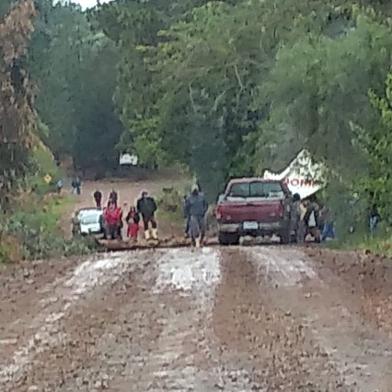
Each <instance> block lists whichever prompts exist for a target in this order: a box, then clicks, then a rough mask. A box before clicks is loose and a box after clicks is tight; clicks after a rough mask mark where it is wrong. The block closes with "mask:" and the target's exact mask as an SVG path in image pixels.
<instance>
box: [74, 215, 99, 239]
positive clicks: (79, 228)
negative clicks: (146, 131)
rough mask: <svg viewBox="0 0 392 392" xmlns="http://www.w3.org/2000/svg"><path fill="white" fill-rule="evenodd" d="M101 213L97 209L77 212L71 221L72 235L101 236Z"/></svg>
mask: <svg viewBox="0 0 392 392" xmlns="http://www.w3.org/2000/svg"><path fill="white" fill-rule="evenodd" d="M103 232H104V229H103V213H102V210H100V209H97V208H84V209H81V210H79V211H77V212H76V213H75V215H74V218H73V220H72V233H73V235H90V234H93V235H96V234H102V233H103Z"/></svg>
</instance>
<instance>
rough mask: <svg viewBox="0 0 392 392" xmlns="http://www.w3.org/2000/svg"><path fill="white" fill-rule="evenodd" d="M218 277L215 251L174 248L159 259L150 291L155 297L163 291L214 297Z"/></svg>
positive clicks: (216, 252)
mask: <svg viewBox="0 0 392 392" xmlns="http://www.w3.org/2000/svg"><path fill="white" fill-rule="evenodd" d="M220 276H221V272H220V253H219V252H218V251H216V250H214V249H210V248H203V249H200V250H193V249H174V250H170V251H168V252H166V253H164V254H163V256H162V257H161V258H160V259H159V261H158V277H157V280H156V283H155V286H154V289H153V291H154V293H157V294H158V293H160V292H162V291H164V290H166V289H169V290H172V289H175V290H182V291H183V292H185V293H186V292H188V293H190V292H197V293H198V294H200V295H207V294H211V293H212V294H213V291H214V287H215V286H216V285H217V284H218V282H219V280H220ZM207 292H208V293H207Z"/></svg>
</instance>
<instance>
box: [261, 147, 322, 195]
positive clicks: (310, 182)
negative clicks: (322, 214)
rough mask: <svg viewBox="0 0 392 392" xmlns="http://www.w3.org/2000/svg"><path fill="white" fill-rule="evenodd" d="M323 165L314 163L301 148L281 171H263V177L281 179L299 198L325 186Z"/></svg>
mask: <svg viewBox="0 0 392 392" xmlns="http://www.w3.org/2000/svg"><path fill="white" fill-rule="evenodd" d="M324 170H325V169H324V166H322V165H320V164H317V163H314V162H313V161H312V158H311V156H310V154H309V153H308V152H307V151H306V150H302V151H301V152H300V153H299V154H298V156H297V157H296V158H295V159H294V160H293V161H292V162H291V163H290V165H289V166H288V167H287V168H286V169H285V170H283V172H282V173H279V174H277V173H272V172H270V171H268V170H266V171H265V172H264V176H263V177H264V178H265V179H269V180H283V181H284V182H285V183H286V184H287V186H288V187H289V189H290V191H291V192H292V193H293V194H295V193H298V194H299V195H300V197H301V199H305V198H307V197H309V196H310V195H313V194H314V193H316V192H317V191H319V190H320V189H322V188H323V187H324V186H325V180H324V176H323V173H324Z"/></svg>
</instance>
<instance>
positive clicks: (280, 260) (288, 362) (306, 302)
mask: <svg viewBox="0 0 392 392" xmlns="http://www.w3.org/2000/svg"><path fill="white" fill-rule="evenodd" d="M389 264H390V261H389V260H386V259H382V258H373V257H372V256H370V255H362V254H357V253H352V254H348V253H336V252H331V251H322V250H319V249H310V250H306V249H299V248H291V247H281V246H275V245H273V246H255V247H233V248H221V247H213V248H208V247H207V248H203V249H196V250H194V249H193V250H192V249H189V248H182V249H156V250H140V251H133V252H122V253H114V254H108V255H106V254H103V255H97V256H94V257H91V258H87V259H83V260H77V259H74V260H64V261H58V262H54V261H52V262H45V263H36V264H25V265H22V267H21V266H20V265H19V266H10V267H9V268H7V269H5V270H4V271H2V273H1V274H0V300H1V302H0V304H1V305H0V350H1V356H0V390H1V391H4V392H11V391H12V392H14V391H16V392H17V391H30V392H31V391H48V392H49V391H67V392H68V391H69V392H71V391H72V392H74V391H86V392H87V391H102V390H107V391H118V392H120V391H121V392H122V391H124V392H125V391H127V392H129V391H135V392H140V391H200V392H208V391H227V392H237V391H238V392H239V391H290V392H291V391H309V392H310V391H320V392H321V391H363V392H372V391H379V392H389V391H392V340H391V332H392V322H391V320H392V297H391V294H392V292H391V288H390V284H389V282H390V281H391V280H390V278H392V269H391V268H390V266H389Z"/></svg>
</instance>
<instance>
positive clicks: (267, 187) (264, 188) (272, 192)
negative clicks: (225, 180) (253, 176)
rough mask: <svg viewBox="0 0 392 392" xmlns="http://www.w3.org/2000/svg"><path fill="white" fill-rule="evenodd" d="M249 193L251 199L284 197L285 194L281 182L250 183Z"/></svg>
mask: <svg viewBox="0 0 392 392" xmlns="http://www.w3.org/2000/svg"><path fill="white" fill-rule="evenodd" d="M249 192H250V196H249V197H265V198H276V197H278V198H281V197H284V192H283V189H282V186H281V185H280V183H279V182H252V183H250V187H249Z"/></svg>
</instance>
